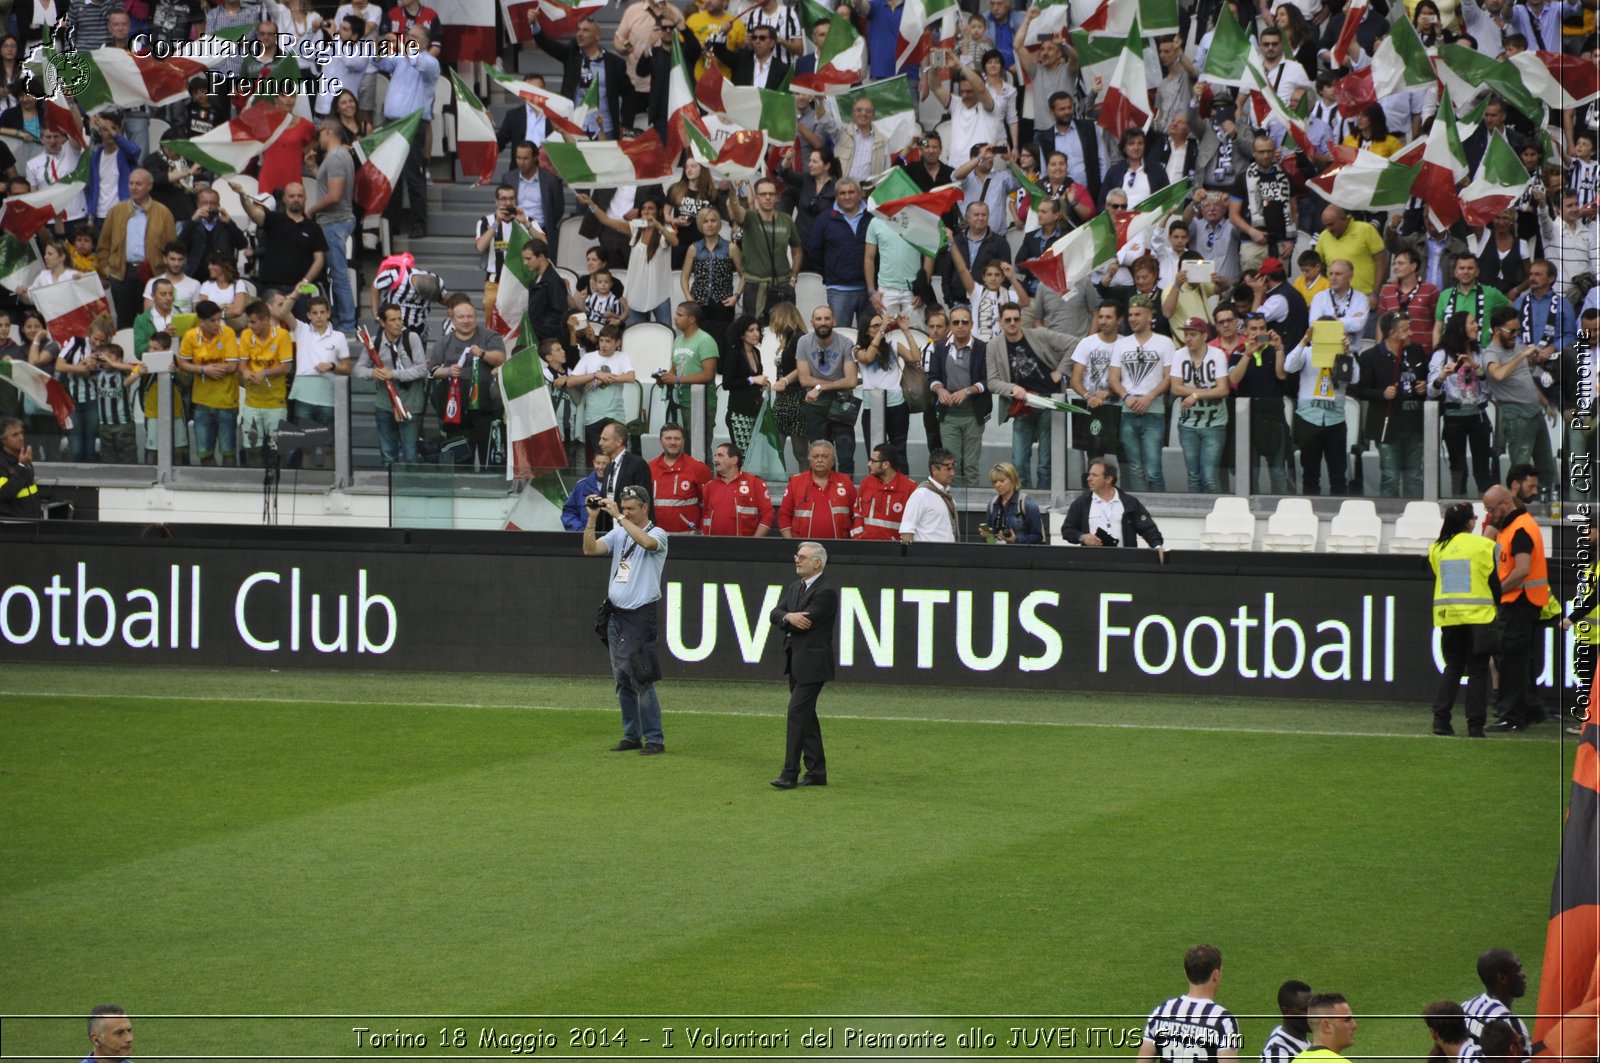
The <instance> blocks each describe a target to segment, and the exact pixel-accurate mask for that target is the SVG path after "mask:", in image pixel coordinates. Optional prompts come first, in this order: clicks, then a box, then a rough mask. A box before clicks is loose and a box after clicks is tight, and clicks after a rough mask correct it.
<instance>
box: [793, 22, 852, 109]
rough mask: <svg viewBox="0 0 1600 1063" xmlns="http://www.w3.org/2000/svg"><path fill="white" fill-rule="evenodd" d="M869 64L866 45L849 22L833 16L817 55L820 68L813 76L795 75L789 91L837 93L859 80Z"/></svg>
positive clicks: (815, 93) (812, 93) (817, 94)
mask: <svg viewBox="0 0 1600 1063" xmlns="http://www.w3.org/2000/svg"><path fill="white" fill-rule="evenodd" d="M866 65H867V42H866V41H864V40H862V38H861V35H860V34H858V33H857V32H856V31H855V27H853V26H851V25H850V20H849V19H845V18H840V17H838V16H833V17H831V18H829V19H828V36H827V37H826V38H825V39H824V40H823V42H822V50H821V51H820V52H818V53H817V69H816V70H815V72H813V73H810V74H794V75H792V76H791V77H790V78H789V88H790V89H791V90H792V91H795V92H805V93H809V94H811V95H813V96H820V95H822V94H824V93H833V94H837V93H840V92H843V91H844V90H845V89H847V88H849V87H850V86H851V85H854V84H855V83H856V82H858V81H860V80H861V72H862V70H864V69H865V68H866Z"/></svg>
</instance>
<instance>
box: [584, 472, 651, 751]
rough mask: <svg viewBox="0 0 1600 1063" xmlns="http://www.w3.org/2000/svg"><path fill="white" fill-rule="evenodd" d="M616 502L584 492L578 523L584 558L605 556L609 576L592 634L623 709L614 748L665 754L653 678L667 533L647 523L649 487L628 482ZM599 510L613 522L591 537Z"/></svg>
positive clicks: (612, 749)
mask: <svg viewBox="0 0 1600 1063" xmlns="http://www.w3.org/2000/svg"><path fill="white" fill-rule="evenodd" d="M621 496H622V497H621V504H620V505H619V504H618V501H617V499H614V498H605V497H602V496H600V495H590V496H589V497H588V498H586V499H585V500H584V505H585V506H587V507H588V510H589V522H588V523H587V524H585V525H584V528H583V552H584V555H585V556H586V557H606V556H609V557H610V558H611V580H610V582H609V583H607V584H606V600H605V604H604V605H602V606H601V607H600V618H599V619H598V621H597V622H596V624H595V633H596V634H598V635H600V636H601V637H602V638H603V639H604V641H605V643H606V646H607V648H608V649H609V650H610V651H611V674H612V676H613V677H614V678H615V679H616V683H617V703H618V705H619V706H620V707H621V709H622V741H620V742H618V743H617V744H616V745H614V746H612V747H611V751H612V752H613V753H625V752H627V751H629V750H634V749H637V750H638V751H639V754H640V756H645V757H652V756H655V755H657V754H659V753H665V752H666V751H667V747H666V742H665V739H664V738H663V736H662V733H661V701H660V699H659V698H658V697H657V696H656V680H658V679H660V678H661V661H660V658H659V657H658V656H657V654H656V636H657V627H658V624H657V616H656V613H657V610H658V608H659V605H658V603H659V602H660V601H661V575H662V572H663V571H664V570H665V569H666V566H667V533H666V532H664V531H662V530H661V529H660V528H658V527H656V526H655V524H654V522H652V521H651V520H650V492H648V491H646V490H645V489H644V488H642V487H636V486H633V485H629V486H627V487H624V488H623V489H622V492H621ZM602 510H604V511H605V513H606V515H607V516H609V517H610V518H611V519H612V520H613V521H615V522H616V526H615V527H613V528H612V529H611V530H610V531H608V532H606V533H605V535H603V536H598V537H597V536H596V535H595V529H594V522H595V518H596V517H598V516H599V515H600V512H601V511H602Z"/></svg>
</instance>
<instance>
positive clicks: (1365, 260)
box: [1316, 205, 1389, 303]
mask: <svg viewBox="0 0 1600 1063" xmlns="http://www.w3.org/2000/svg"><path fill="white" fill-rule="evenodd" d="M1322 225H1323V229H1322V234H1321V235H1320V236H1318V237H1317V244H1316V247H1317V253H1318V254H1319V255H1321V256H1322V261H1324V262H1328V263H1333V262H1338V261H1339V260H1341V259H1343V260H1344V261H1346V262H1348V263H1350V269H1351V280H1350V283H1351V285H1352V286H1353V287H1354V288H1355V290H1356V291H1358V292H1360V293H1361V294H1362V295H1364V296H1366V297H1367V299H1368V301H1369V303H1376V302H1377V301H1378V294H1379V292H1380V291H1382V286H1383V282H1384V280H1385V279H1386V278H1387V277H1388V276H1389V252H1388V251H1387V250H1386V249H1385V245H1384V242H1383V236H1382V234H1380V233H1379V232H1378V230H1377V229H1376V228H1374V227H1373V226H1372V225H1371V224H1370V223H1369V222H1364V221H1357V220H1355V219H1353V218H1351V217H1350V212H1349V211H1347V210H1345V209H1344V208H1343V207H1336V206H1332V205H1329V206H1328V207H1326V208H1324V209H1323V211H1322ZM1329 271H1330V277H1329V281H1330V283H1331V281H1332V277H1331V271H1332V266H1331V265H1330V267H1329Z"/></svg>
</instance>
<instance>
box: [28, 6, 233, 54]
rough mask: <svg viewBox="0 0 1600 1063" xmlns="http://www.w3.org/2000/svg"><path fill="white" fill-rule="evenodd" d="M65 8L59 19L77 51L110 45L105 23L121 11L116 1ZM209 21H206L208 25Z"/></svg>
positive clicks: (108, 31) (108, 32) (109, 33)
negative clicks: (63, 22)
mask: <svg viewBox="0 0 1600 1063" xmlns="http://www.w3.org/2000/svg"><path fill="white" fill-rule="evenodd" d="M57 3H58V6H57V10H60V6H61V5H60V0H57ZM65 7H66V11H65V12H63V13H62V15H61V17H62V18H64V19H66V22H67V31H68V33H69V34H70V36H69V37H68V40H70V41H71V42H72V44H73V47H75V48H76V49H77V50H78V51H80V52H91V51H93V50H94V49H96V48H104V47H106V46H107V45H109V44H110V43H111V30H110V28H109V26H108V25H107V23H108V21H109V17H110V15H111V14H112V12H116V11H122V10H123V7H122V4H121V3H119V2H118V0H108V2H105V3H96V2H95V0H67V2H66V4H65ZM209 21H210V20H209V19H208V20H207V23H208V25H209Z"/></svg>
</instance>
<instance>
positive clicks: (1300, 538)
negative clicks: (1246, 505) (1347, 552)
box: [1261, 498, 1320, 554]
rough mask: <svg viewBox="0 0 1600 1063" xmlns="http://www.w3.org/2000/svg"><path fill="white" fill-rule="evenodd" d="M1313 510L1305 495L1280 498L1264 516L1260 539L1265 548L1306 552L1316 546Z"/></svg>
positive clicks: (1316, 529) (1317, 525) (1282, 551)
mask: <svg viewBox="0 0 1600 1063" xmlns="http://www.w3.org/2000/svg"><path fill="white" fill-rule="evenodd" d="M1319 527H1320V526H1319V524H1318V522H1317V514H1316V512H1315V511H1314V510H1312V508H1311V500H1310V499H1309V498H1283V499H1279V500H1278V508H1277V509H1276V510H1274V511H1273V514H1272V516H1270V517H1268V518H1267V533H1266V535H1265V536H1264V537H1263V538H1262V540H1261V546H1262V548H1263V549H1265V550H1273V551H1278V552H1281V553H1302V554H1309V553H1311V552H1312V551H1313V550H1315V549H1316V548H1317V534H1318V531H1319Z"/></svg>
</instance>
